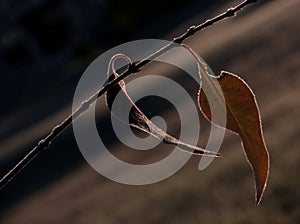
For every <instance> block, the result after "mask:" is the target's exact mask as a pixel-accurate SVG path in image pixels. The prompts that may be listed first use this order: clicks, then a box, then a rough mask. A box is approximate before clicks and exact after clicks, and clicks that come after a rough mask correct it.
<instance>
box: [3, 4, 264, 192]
mask: <svg viewBox="0 0 300 224" xmlns="http://www.w3.org/2000/svg"><path fill="white" fill-rule="evenodd" d="M257 1H258V0H245V1H243V2H242V3H240V4H239V5H237V6H235V7H232V8H229V9H227V10H226V11H225V12H223V13H221V14H219V15H218V16H216V17H214V18H212V19H208V20H206V21H205V22H204V23H202V24H199V25H197V26H191V27H189V28H188V29H187V30H186V32H185V33H183V34H182V35H181V36H178V37H175V38H174V39H173V41H172V42H170V43H169V44H168V45H166V46H164V47H162V48H161V49H159V50H157V51H156V52H154V53H153V54H151V55H149V56H148V57H146V58H144V59H143V60H141V61H139V62H137V63H133V64H131V65H130V66H129V68H128V69H127V70H126V71H125V72H123V73H122V74H120V76H118V77H117V78H116V79H114V80H112V81H111V82H109V83H107V84H105V85H104V86H103V87H102V88H101V89H100V90H99V91H97V92H96V93H95V94H94V95H92V96H91V97H90V98H89V99H88V100H86V101H83V102H82V104H81V105H80V107H79V108H78V109H77V110H76V111H75V112H73V113H72V114H71V115H69V116H68V117H67V118H66V119H65V120H64V121H63V122H62V123H60V124H59V125H57V126H55V127H54V128H53V129H52V131H51V132H50V133H49V134H48V135H47V136H46V137H45V138H44V139H42V140H40V141H39V142H38V144H37V145H36V146H35V147H34V148H33V149H32V150H30V151H29V152H28V153H27V154H26V156H25V157H24V158H23V159H22V160H21V161H20V162H19V163H18V164H16V165H15V166H14V167H13V168H12V169H11V170H10V171H9V172H8V173H7V174H6V175H5V176H4V177H3V178H2V179H1V180H0V189H2V188H3V187H4V186H5V185H6V184H7V183H8V182H9V181H10V180H12V179H13V178H14V177H15V176H16V175H17V174H18V173H19V172H20V171H21V170H22V169H23V168H24V167H25V166H26V165H27V164H28V163H29V162H30V161H31V160H32V159H34V158H35V157H36V156H37V155H38V154H39V153H40V152H41V151H42V150H43V149H46V148H48V147H49V145H50V144H51V142H52V141H53V140H54V139H55V138H56V137H57V136H58V135H59V134H60V133H61V132H62V131H63V130H64V129H65V128H66V127H67V126H69V125H70V124H71V123H72V119H76V118H77V117H78V116H79V115H80V114H81V113H83V112H84V111H86V110H87V109H88V108H89V106H90V105H91V104H92V103H93V102H94V101H96V100H97V99H98V98H99V97H101V96H102V95H103V94H104V93H105V92H106V91H107V90H108V89H110V88H111V87H112V86H113V85H115V84H116V83H118V82H119V81H121V80H123V79H125V78H126V77H127V76H129V75H130V74H133V73H137V72H139V71H140V69H141V68H142V67H143V66H145V65H146V64H148V63H149V62H151V60H152V59H153V58H156V57H158V56H160V55H162V54H163V53H165V52H167V51H168V50H170V49H172V48H173V47H175V46H176V44H181V43H182V42H183V41H184V40H186V39H187V38H189V37H190V36H192V35H194V34H195V33H197V32H198V31H200V30H203V29H205V28H207V27H209V26H211V25H213V24H215V23H217V22H219V21H221V20H223V19H225V18H229V17H233V16H235V14H236V13H237V12H238V11H239V10H241V9H242V8H244V7H245V6H247V5H249V4H251V3H255V2H257Z"/></svg>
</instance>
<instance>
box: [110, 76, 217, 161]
mask: <svg viewBox="0 0 300 224" xmlns="http://www.w3.org/2000/svg"><path fill="white" fill-rule="evenodd" d="M116 77H117V73H115V74H113V75H112V76H110V78H109V81H112V80H113V79H114V78H116ZM120 91H122V92H121V93H122V94H123V95H122V96H123V98H124V100H126V101H128V103H130V104H131V106H132V108H131V110H130V113H129V116H130V117H129V124H130V126H132V127H134V128H137V129H139V130H140V131H143V132H145V133H147V134H150V135H152V136H153V137H155V138H157V139H159V140H160V141H162V142H164V143H166V144H173V145H177V146H178V147H179V148H181V149H182V150H183V151H186V152H189V153H192V154H197V155H205V156H213V157H219V156H221V155H220V154H219V153H215V152H211V151H208V150H204V149H202V148H199V147H197V146H193V145H190V144H187V143H185V142H182V141H180V140H178V139H176V138H175V137H173V136H171V135H169V134H167V133H166V132H164V131H163V130H162V129H160V128H159V127H157V126H156V125H155V124H154V123H153V122H152V121H151V120H149V119H148V118H147V117H146V116H145V115H144V114H143V112H142V111H141V110H140V109H139V108H138V107H137V106H136V104H135V103H134V102H133V101H132V99H131V98H130V97H129V95H128V94H127V92H126V89H125V83H124V81H120V82H119V83H118V84H116V85H114V86H113V87H112V88H111V89H109V90H108V91H107V93H106V103H107V106H108V107H109V109H110V110H111V108H112V105H113V102H114V99H115V98H116V96H117V94H118V93H119V92H120Z"/></svg>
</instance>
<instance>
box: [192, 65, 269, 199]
mask: <svg viewBox="0 0 300 224" xmlns="http://www.w3.org/2000/svg"><path fill="white" fill-rule="evenodd" d="M200 73H201V75H202V80H203V84H202V85H203V87H204V88H205V87H206V88H210V86H211V82H210V83H208V81H207V80H208V74H207V73H205V72H203V70H202V72H200ZM205 76H206V77H205ZM210 79H211V80H212V79H214V80H217V81H218V83H219V87H221V91H222V92H223V96H224V98H223V101H224V99H225V102H223V103H225V106H226V113H227V121H226V129H228V130H230V131H232V132H234V133H237V134H239V135H240V137H241V140H242V146H243V148H244V151H245V154H246V157H247V160H248V162H249V164H250V166H251V168H252V170H253V174H254V177H255V188H256V204H259V202H260V201H261V198H262V195H263V193H264V190H265V187H266V182H267V179H268V173H269V154H268V151H267V148H266V146H265V143H264V138H263V133H262V126H261V118H260V112H259V109H258V106H257V103H256V99H255V95H254V94H253V92H252V90H251V89H250V87H249V86H248V85H247V84H246V82H245V81H243V80H242V79H241V78H239V77H238V76H237V75H234V74H232V73H229V72H225V71H222V72H221V75H220V76H219V77H216V78H212V77H211V76H210ZM216 89H217V88H214V90H212V92H213V91H216ZM218 91H219V90H218ZM206 92H207V91H203V88H202V89H201V90H200V91H199V96H198V102H199V107H200V109H201V111H202V113H203V114H204V115H205V117H206V118H207V119H209V120H210V121H211V120H212V117H211V111H210V105H209V102H208V99H207V96H206ZM210 103H211V102H210ZM212 103H220V101H214V102H212ZM214 123H216V124H217V125H220V123H219V121H218V119H214Z"/></svg>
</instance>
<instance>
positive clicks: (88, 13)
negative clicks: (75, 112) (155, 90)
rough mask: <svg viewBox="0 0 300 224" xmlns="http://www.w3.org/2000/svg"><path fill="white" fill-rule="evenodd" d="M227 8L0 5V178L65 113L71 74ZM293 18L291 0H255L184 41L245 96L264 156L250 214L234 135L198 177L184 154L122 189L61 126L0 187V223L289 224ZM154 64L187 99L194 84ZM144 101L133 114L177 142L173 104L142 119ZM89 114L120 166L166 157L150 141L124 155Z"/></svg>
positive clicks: (292, 213)
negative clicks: (156, 117)
mask: <svg viewBox="0 0 300 224" xmlns="http://www.w3.org/2000/svg"><path fill="white" fill-rule="evenodd" d="M237 2H238V1H221V0H219V1H216V0H215V1H195V0H185V1H183V0H173V1H156V0H155V1H118V0H110V1H108V0H85V1H81V0H73V1H69V0H66V1H53V0H51V1H50V0H27V1H17V0H4V1H1V2H0V68H1V69H0V71H1V76H0V87H1V88H0V99H1V110H0V174H1V176H3V175H4V174H5V173H6V172H7V171H8V170H9V169H10V168H11V167H12V166H13V165H14V164H15V163H16V162H17V161H18V160H19V159H20V158H22V157H23V156H24V155H25V154H26V152H28V151H29V150H30V148H31V147H33V146H34V145H35V144H36V143H37V142H38V140H39V139H40V138H41V137H43V136H45V135H46V134H47V133H49V131H50V130H51V128H52V127H54V126H55V125H56V124H57V123H59V122H60V121H62V120H63V119H64V118H65V117H66V116H67V115H68V114H69V113H71V103H72V97H73V94H74V91H75V88H76V84H77V82H78V80H79V79H80V76H81V74H82V73H83V71H84V70H85V68H86V67H87V66H88V65H89V64H90V63H91V62H92V61H93V60H94V59H95V58H96V57H97V56H98V55H100V54H101V53H102V52H104V51H106V50H108V49H110V48H111V47H114V46H116V45H118V44H121V43H124V42H126V41H131V40H136V39H142V38H161V39H172V37H174V36H176V35H178V34H180V33H182V32H184V31H185V29H186V28H187V27H188V26H190V25H192V24H198V23H200V22H203V21H205V20H206V19H208V18H210V17H212V16H215V15H217V14H218V13H220V12H222V11H223V10H224V9H226V8H228V7H229V6H231V5H234V4H236V3H237ZM299 10H300V2H299V1H298V0H289V1H281V0H276V1H259V3H257V4H255V5H253V6H250V7H248V8H247V9H246V10H243V11H242V12H240V13H239V14H238V16H237V17H236V18H230V19H227V20H226V21H223V22H221V23H219V24H217V25H214V26H212V27H209V28H208V29H205V30H204V31H201V32H200V33H199V34H197V35H195V36H194V37H192V38H190V39H189V40H188V41H186V42H185V43H187V44H189V45H190V46H191V47H192V48H193V49H194V50H195V51H196V52H197V53H198V54H199V55H201V56H202V57H203V58H204V59H205V60H206V62H207V63H208V64H209V65H210V67H211V68H212V70H213V71H214V72H215V73H216V74H218V73H219V72H220V71H221V70H228V71H231V72H233V73H236V74H238V75H240V76H241V77H242V78H243V79H244V80H246V81H247V82H248V83H249V85H250V86H251V87H252V89H253V91H254V92H255V94H256V97H257V101H258V105H259V107H260V109H261V116H262V121H263V130H264V133H265V140H266V143H267V146H268V149H269V152H270V156H271V169H270V179H269V182H268V186H267V189H266V192H265V195H264V198H263V200H262V202H261V204H260V205H259V206H258V207H257V206H255V204H254V185H253V177H252V172H251V170H250V167H249V165H248V164H247V162H246V159H245V156H244V154H243V151H242V148H241V145H240V139H239V137H238V136H236V135H233V134H231V133H227V134H226V136H225V139H224V143H223V145H222V148H221V153H222V154H223V157H222V158H220V159H215V160H214V161H213V163H212V164H211V165H210V166H209V167H208V168H207V169H205V170H204V171H199V170H198V169H197V167H198V162H199V157H193V158H191V159H190V160H189V162H188V163H187V164H186V165H185V166H184V167H183V169H181V170H180V171H179V172H177V173H176V174H175V175H173V176H172V177H170V178H168V179H167V180H164V181H162V182H159V183H156V184H152V185H147V186H127V185H122V184H118V183H115V182H112V181H110V180H108V179H106V178H104V177H102V176H101V175H99V174H98V173H96V172H95V171H94V170H93V169H92V168H91V167H90V166H89V165H88V164H87V163H86V161H85V160H84V159H83V157H82V155H81V153H80V151H79V149H78V147H77V145H76V142H75V139H74V136H73V132H72V127H69V128H68V129H67V130H66V131H65V132H64V133H63V134H62V135H60V136H59V137H58V138H57V139H56V140H55V141H54V142H53V144H52V145H51V146H50V148H49V149H48V150H46V151H44V152H42V153H41V154H40V155H39V156H38V157H37V158H36V159H35V160H34V161H33V162H32V163H30V164H29V165H28V166H27V167H26V168H25V169H24V170H23V171H22V172H21V173H20V174H19V175H18V176H17V177H16V178H15V179H14V180H13V181H12V182H11V183H9V184H8V185H7V186H6V187H5V188H4V189H2V190H1V191H0V223H6V224H10V223H11V224H12V223H18V224H19V223H299V222H300V206H299V205H300V203H299V200H300V192H299V181H298V178H299V176H300V162H299V160H300V153H299V145H300V138H299V131H300V125H299V124H300V118H299V109H300V105H299V95H300V88H299V84H300V76H299V70H300V63H299V58H300V44H299V41H300V32H299V30H300V23H299V21H300V14H299ZM153 66H154V65H153ZM165 67H166V66H161V67H160V68H159V66H158V67H157V68H156V70H155V71H156V72H159V71H161V73H162V75H167V76H169V77H174V79H175V80H178V81H180V82H181V83H182V85H184V86H185V87H186V89H187V90H189V91H190V93H191V95H193V94H194V96H195V99H196V93H197V85H196V84H195V83H192V82H190V81H191V80H189V79H187V78H186V76H184V74H183V75H180V74H179V75H178V72H176V71H175V72H174V69H171V70H172V71H173V73H172V72H171V71H169V72H168V71H167V70H166V68H165ZM152 69H155V68H153V67H148V68H147V67H146V68H145V70H144V71H143V72H142V74H141V75H147V72H149V71H151V70H152ZM175 73H176V74H175ZM98 104H99V105H103V104H104V102H103V99H102V100H99V102H98ZM152 105H153V101H151V100H149V101H147V100H144V101H143V105H142V107H143V108H144V109H147V110H148V111H147V113H149V114H151V113H152V114H160V115H162V116H163V117H164V118H165V119H166V122H167V124H168V131H170V132H171V133H173V134H175V135H176V134H178V130H179V128H180V126H179V125H180V124H178V122H177V119H176V118H178V117H177V116H176V113H175V112H174V111H175V110H174V108H173V109H172V108H170V105H167V104H166V106H165V107H164V106H161V107H159V108H154V109H155V110H153V111H151V108H152V109H153V107H152ZM162 105H163V104H162ZM99 108H100V109H99V110H101V108H102V107H101V106H100V107H99ZM103 108H104V107H103ZM103 110H104V109H103ZM99 113H100V114H101V116H98V117H97V122H98V125H99V127H101V128H100V129H101V130H105V131H104V135H103V138H104V139H105V141H106V142H107V144H108V145H110V147H111V150H112V151H113V152H114V153H115V154H116V155H117V156H119V157H120V158H123V159H124V160H128V161H134V162H136V163H137V164H144V163H149V162H153V161H157V160H159V159H161V158H163V157H164V156H166V155H167V153H166V152H169V151H170V150H171V149H172V148H171V147H170V146H166V145H162V144H161V145H160V146H159V147H157V148H155V149H154V150H150V151H151V152H134V151H132V150H131V151H130V150H128V151H126V150H124V149H126V147H124V146H123V145H122V144H120V143H119V142H118V141H117V139H115V137H114V136H113V135H111V134H110V131H109V129H110V128H109V113H108V112H107V111H100V112H99ZM199 116H200V119H201V136H200V137H199V145H205V142H206V141H207V136H208V133H209V123H208V122H207V121H206V120H205V119H204V118H203V117H201V114H200V115H199ZM168 150H169V151H168Z"/></svg>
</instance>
